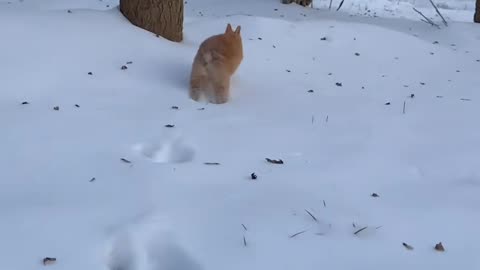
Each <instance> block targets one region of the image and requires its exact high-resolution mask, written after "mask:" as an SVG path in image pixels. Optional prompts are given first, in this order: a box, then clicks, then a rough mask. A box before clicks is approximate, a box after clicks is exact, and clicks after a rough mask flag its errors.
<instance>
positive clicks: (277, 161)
mask: <svg viewBox="0 0 480 270" xmlns="http://www.w3.org/2000/svg"><path fill="white" fill-rule="evenodd" d="M265 160H266V161H267V162H269V163H272V164H283V160H281V159H277V160H275V159H270V158H265Z"/></svg>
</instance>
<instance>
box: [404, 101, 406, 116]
mask: <svg viewBox="0 0 480 270" xmlns="http://www.w3.org/2000/svg"><path fill="white" fill-rule="evenodd" d="M405 103H406V101H403V114H405Z"/></svg>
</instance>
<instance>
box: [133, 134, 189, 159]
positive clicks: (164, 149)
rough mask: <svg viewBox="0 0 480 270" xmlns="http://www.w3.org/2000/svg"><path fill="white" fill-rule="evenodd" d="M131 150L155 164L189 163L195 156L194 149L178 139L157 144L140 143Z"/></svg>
mask: <svg viewBox="0 0 480 270" xmlns="http://www.w3.org/2000/svg"><path fill="white" fill-rule="evenodd" d="M133 150H134V151H135V152H137V153H139V154H140V155H142V156H144V157H146V158H148V159H150V160H151V161H153V162H155V163H182V162H189V161H191V160H192V159H193V157H194V155H195V151H194V149H193V148H192V147H191V146H189V145H187V144H186V143H185V142H184V141H183V140H182V139H181V138H179V137H176V138H173V139H165V140H162V141H160V142H158V143H140V144H137V145H135V146H134V147H133Z"/></svg>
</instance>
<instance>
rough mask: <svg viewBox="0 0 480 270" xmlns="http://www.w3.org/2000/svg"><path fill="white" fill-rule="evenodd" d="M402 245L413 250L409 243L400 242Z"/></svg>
mask: <svg viewBox="0 0 480 270" xmlns="http://www.w3.org/2000/svg"><path fill="white" fill-rule="evenodd" d="M402 245H403V246H404V247H405V248H406V249H408V250H413V247H412V246H410V245H409V244H407V243H402Z"/></svg>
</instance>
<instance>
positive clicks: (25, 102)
mask: <svg viewBox="0 0 480 270" xmlns="http://www.w3.org/2000/svg"><path fill="white" fill-rule="evenodd" d="M28 104H30V103H28V101H24V102H22V105H28Z"/></svg>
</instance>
